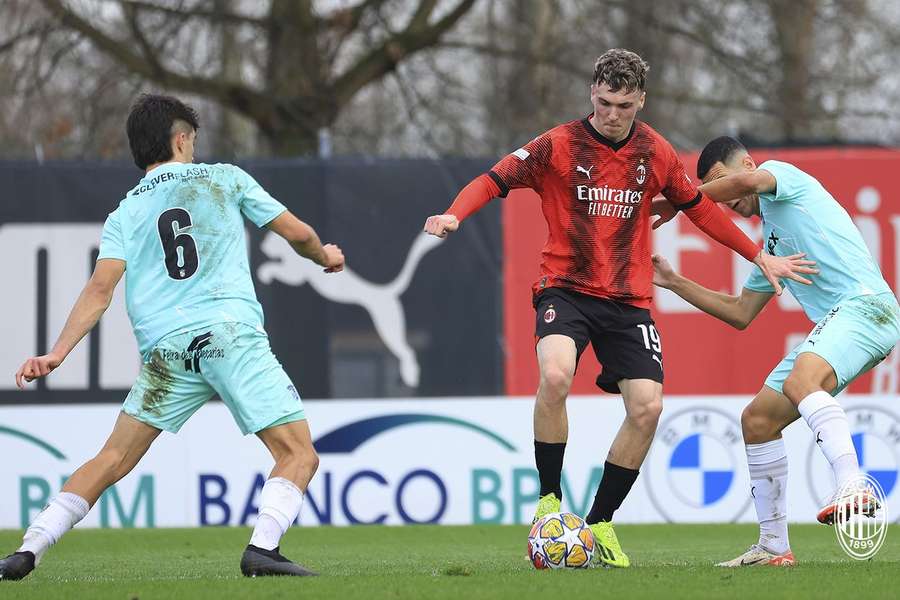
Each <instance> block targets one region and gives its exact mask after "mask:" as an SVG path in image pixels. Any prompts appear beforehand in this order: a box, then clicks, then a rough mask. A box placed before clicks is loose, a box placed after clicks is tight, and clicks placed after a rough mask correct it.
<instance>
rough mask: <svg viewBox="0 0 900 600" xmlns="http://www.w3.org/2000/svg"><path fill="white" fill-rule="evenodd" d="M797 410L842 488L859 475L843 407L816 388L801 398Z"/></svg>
mask: <svg viewBox="0 0 900 600" xmlns="http://www.w3.org/2000/svg"><path fill="white" fill-rule="evenodd" d="M797 410H799V411H800V414H801V415H802V416H803V418H804V419H806V422H807V423H808V424H809V428H810V429H812V432H813V435H814V436H815V440H816V444H818V445H819V449H820V450H821V451H822V454H824V455H825V458H826V459H828V462H829V463H830V464H831V470H832V471H834V482H835V484H836V485H837V487H838V489H840V488H842V487H844V485H846V484H847V483H848V482H849V481H851V480H852V479H854V478H855V477H857V476H858V475H859V459H858V458H857V456H856V448H854V447H853V439H852V438H851V437H850V423H849V422H847V415H846V414H845V413H844V409H843V408H841V405H840V404H838V403H837V400H835V399H834V398H832V397H831V394H829V393H828V392H825V391H819V392H813V393H812V394H810V395H809V396H807V397H806V398H804V399H803V401H802V402H800V404H799V405H798V406H797Z"/></svg>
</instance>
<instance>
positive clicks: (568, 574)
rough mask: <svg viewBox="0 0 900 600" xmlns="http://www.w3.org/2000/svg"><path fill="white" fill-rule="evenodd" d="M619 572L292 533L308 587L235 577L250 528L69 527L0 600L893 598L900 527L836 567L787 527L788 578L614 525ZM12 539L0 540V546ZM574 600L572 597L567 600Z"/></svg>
mask: <svg viewBox="0 0 900 600" xmlns="http://www.w3.org/2000/svg"><path fill="white" fill-rule="evenodd" d="M616 529H617V532H618V534H619V539H620V540H621V541H622V544H623V547H624V548H625V550H626V551H628V552H629V554H630V555H631V559H632V563H633V564H634V565H635V566H634V567H632V568H631V569H623V570H606V569H592V570H589V571H580V572H575V571H556V572H550V571H543V572H538V571H535V570H534V569H532V568H531V566H530V564H529V563H528V562H527V561H525V560H524V559H523V556H524V549H525V536H526V533H527V528H525V527H524V526H519V527H506V526H504V527H500V526H477V527H355V528H331V527H321V528H311V529H292V530H291V531H290V532H289V533H288V535H287V536H286V538H285V540H284V543H283V545H282V551H283V552H284V554H286V555H287V556H288V557H290V558H292V559H294V560H296V561H298V562H301V563H303V564H305V565H307V566H309V567H311V568H314V569H317V570H319V571H320V572H321V573H322V577H317V578H280V579H264V578H263V579H245V578H243V577H241V576H240V572H239V570H238V562H239V560H240V554H241V551H242V550H243V547H244V545H245V544H246V543H247V538H248V536H249V530H247V529H239V528H206V529H155V530H82V531H75V532H72V533H70V534H68V535H67V536H66V537H65V538H64V539H63V541H62V542H61V543H60V544H59V545H58V546H57V547H55V548H53V549H52V550H51V551H50V553H49V554H48V555H47V556H46V557H45V559H44V562H43V563H42V564H41V566H40V567H39V568H38V569H37V570H36V571H35V572H34V573H33V574H32V575H30V576H29V577H28V578H27V579H26V580H24V581H20V582H0V598H16V599H22V600H25V599H28V598H41V599H44V598H91V599H95V598H116V599H119V600H133V599H139V600H150V599H154V598H191V599H195V598H250V599H254V600H261V599H264V598H289V597H298V598H299V597H303V598H317V599H318V598H360V599H369V598H391V599H395V598H448V599H450V598H452V599H453V600H460V598H462V599H463V600H472V599H475V598H515V599H516V600H522V599H524V598H531V597H540V596H541V595H543V597H546V598H588V597H591V598H598V597H599V598H611V597H618V598H621V599H622V600H630V599H631V598H638V597H647V598H690V599H692V600H695V599H697V598H716V597H718V598H730V599H732V600H736V599H739V598H751V597H759V598H766V599H767V600H768V599H773V598H801V597H809V598H816V599H818V600H821V599H822V598H826V597H841V598H865V599H866V600H868V599H870V598H896V597H898V596H900V592H898V590H900V527H898V526H896V525H894V526H892V527H891V530H890V531H889V532H888V535H887V541H886V543H885V545H884V547H883V548H882V549H881V552H880V553H879V554H878V555H877V556H876V557H875V559H873V560H871V561H868V562H857V561H853V560H850V559H849V558H847V557H846V556H845V555H844V554H843V553H842V552H841V550H840V548H839V547H838V545H837V541H836V540H835V538H834V534H833V532H832V530H831V529H829V528H826V527H822V526H814V525H804V526H793V527H792V528H791V536H792V544H791V545H792V547H793V549H794V553H795V554H796V555H797V559H798V561H799V562H800V563H801V564H800V565H798V566H797V567H795V568H793V569H778V568H771V567H767V568H747V569H740V570H730V569H729V570H725V569H719V568H714V567H713V566H712V563H713V562H714V561H717V560H722V559H726V558H732V557H733V556H735V555H736V554H737V553H739V552H740V551H743V550H744V549H745V548H746V547H747V546H748V545H749V544H750V543H751V542H752V541H754V540H755V535H756V527H755V526H753V525H632V526H619V527H617V528H616ZM19 539H20V533H19V532H16V531H0V547H2V548H4V549H9V548H14V547H15V546H17V545H18V542H19ZM576 594H578V595H576Z"/></svg>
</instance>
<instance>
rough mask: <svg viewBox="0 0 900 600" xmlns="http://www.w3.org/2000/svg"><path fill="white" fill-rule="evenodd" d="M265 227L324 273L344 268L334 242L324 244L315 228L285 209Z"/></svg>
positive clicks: (340, 253)
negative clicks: (322, 269)
mask: <svg viewBox="0 0 900 600" xmlns="http://www.w3.org/2000/svg"><path fill="white" fill-rule="evenodd" d="M266 227H268V228H269V230H270V231H274V232H275V233H277V234H278V235H280V236H281V237H283V238H284V239H285V240H287V242H288V243H289V244H290V245H291V248H293V249H294V252H296V253H297V254H299V255H300V256H302V257H303V258H308V259H309V260H311V261H313V262H314V263H316V264H317V265H319V266H320V267H325V272H326V273H338V272H340V271H343V270H344V253H343V252H342V251H341V249H340V248H339V247H338V246H337V245H335V244H325V245H322V242H321V241H320V240H319V236H318V235H317V234H316V230H315V229H313V228H312V227H310V226H309V225H307V224H306V223H304V222H303V221H301V220H300V219H298V218H297V217H296V216H294V215H293V213H291V211H289V210H286V211H284V212H283V213H281V214H280V215H278V216H277V217H275V218H274V219H272V220H271V221H270V222H269V224H268V225H266Z"/></svg>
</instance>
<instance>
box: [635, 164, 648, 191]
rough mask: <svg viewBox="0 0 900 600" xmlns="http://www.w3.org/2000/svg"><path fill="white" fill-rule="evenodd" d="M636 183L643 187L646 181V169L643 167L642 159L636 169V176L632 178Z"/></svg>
mask: <svg viewBox="0 0 900 600" xmlns="http://www.w3.org/2000/svg"><path fill="white" fill-rule="evenodd" d="M634 180H635V181H637V184H638V185H644V182H645V181H647V167H645V166H644V159H643V158H642V159H641V164H639V165H638V168H637V176H636V177H635V178H634Z"/></svg>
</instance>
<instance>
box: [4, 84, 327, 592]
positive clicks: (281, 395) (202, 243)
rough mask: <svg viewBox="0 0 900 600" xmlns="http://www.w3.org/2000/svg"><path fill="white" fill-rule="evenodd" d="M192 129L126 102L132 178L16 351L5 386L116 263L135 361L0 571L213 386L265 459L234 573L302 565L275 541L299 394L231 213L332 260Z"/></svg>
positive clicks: (103, 300) (164, 110) (188, 120)
mask: <svg viewBox="0 0 900 600" xmlns="http://www.w3.org/2000/svg"><path fill="white" fill-rule="evenodd" d="M197 129H198V123H197V115H196V113H195V112H194V110H193V109H192V108H190V107H189V106H187V105H185V104H183V103H181V102H180V101H178V100H177V99H175V98H171V97H166V96H154V95H145V96H141V97H140V98H139V99H138V101H137V102H136V103H135V105H134V107H133V108H132V111H131V114H130V116H129V118H128V124H127V130H128V140H129V143H130V145H131V151H132V154H133V156H134V161H135V164H136V165H137V166H138V167H139V168H141V169H146V176H145V177H144V178H143V179H141V181H140V182H139V183H138V184H137V185H136V186H135V187H134V188H133V189H132V190H131V191H129V192H128V194H127V195H126V197H125V199H124V200H122V202H121V203H120V204H119V207H118V208H117V209H116V210H115V211H113V212H112V213H111V214H110V215H109V218H108V219H107V220H106V224H105V225H104V227H103V237H102V240H101V242H100V254H99V257H98V260H97V265H96V267H95V269H94V273H93V275H92V276H91V279H90V281H89V282H88V283H87V285H86V286H85V288H84V291H83V292H82V293H81V296H80V297H79V299H78V301H77V302H76V303H75V306H74V308H73V309H72V312H71V314H70V315H69V318H68V320H67V321H66V324H65V327H64V328H63V331H62V333H61V334H60V336H59V339H58V341H57V342H56V344H55V345H54V347H53V349H52V350H51V351H50V353H48V354H46V355H44V356H37V357H33V358H30V359H28V360H27V361H25V363H24V364H23V365H22V367H21V368H20V369H19V371H18V372H17V373H16V383H17V385H19V387H23V380H24V381H32V380H34V379H36V378H38V377H44V376H46V375H48V374H49V373H50V372H51V371H53V370H54V369H56V368H57V367H58V366H59V365H60V364H61V363H62V362H63V361H64V360H65V358H66V356H67V355H68V354H69V352H71V351H72V349H73V348H74V347H75V345H76V344H77V343H78V342H79V341H80V340H81V339H82V338H83V337H84V336H85V335H86V334H87V333H88V332H89V331H90V330H91V329H92V328H93V327H94V325H96V324H97V321H98V320H99V319H100V316H101V315H102V314H103V312H104V311H105V310H106V308H107V307H108V306H109V303H110V300H111V298H112V295H113V291H114V290H115V287H116V285H117V284H118V282H119V280H120V279H121V277H122V275H123V274H124V273H125V271H126V269H127V271H128V277H127V278H126V280H125V297H126V304H127V307H128V315H129V317H130V319H131V323H132V326H133V327H134V334H135V336H136V338H137V341H138V347H139V350H140V352H141V355H142V356H143V360H144V364H143V367H142V369H141V372H140V374H139V375H138V379H137V382H136V383H135V384H134V387H133V388H132V389H131V392H130V393H129V394H128V397H127V398H126V400H125V404H124V406H123V408H122V412H121V414H120V415H119V418H118V420H117V421H116V424H115V427H114V429H113V431H112V434H111V435H110V437H109V439H108V440H107V442H106V444H105V445H104V447H103V449H102V450H101V451H100V452H99V454H97V456H96V457H94V458H93V459H92V460H90V461H88V462H87V463H85V464H84V465H82V466H81V468H79V469H78V470H77V471H75V473H74V474H73V475H72V476H71V477H70V478H69V479H68V481H66V483H65V485H64V486H63V488H62V491H61V492H60V493H59V494H58V495H57V496H56V497H54V498H53V499H52V500H51V501H50V503H49V504H48V505H47V507H46V508H45V509H44V510H43V511H42V512H41V513H40V514H39V515H38V516H37V517H36V518H35V519H34V521H33V522H32V523H31V525H30V526H29V527H28V530H27V531H26V532H25V538H24V541H23V543H22V545H21V547H20V548H19V549H18V551H17V552H15V553H14V554H11V555H10V556H8V557H6V558H4V559H2V560H0V579H21V578H22V577H25V576H26V575H28V573H30V572H31V571H32V570H33V569H34V567H35V566H36V565H37V564H38V563H39V562H40V560H41V558H42V557H43V555H44V553H45V552H46V551H47V549H48V548H49V547H50V546H51V545H52V544H54V543H55V542H56V541H57V540H59V538H60V537H61V536H62V535H63V534H64V533H65V532H66V531H68V530H69V529H71V528H72V527H73V526H74V525H75V524H76V523H77V522H78V521H80V520H81V519H82V518H84V517H85V515H87V513H88V511H89V510H90V508H91V506H93V505H94V503H95V502H96V501H97V499H98V498H99V497H100V495H101V494H102V493H103V491H104V490H106V489H107V488H108V487H109V486H111V485H112V484H114V483H115V482H117V481H118V480H119V479H121V478H122V477H124V476H125V475H127V474H128V473H129V472H130V471H131V470H132V468H134V466H135V465H136V464H137V463H138V461H139V460H140V459H141V457H143V455H144V453H145V452H146V451H147V450H148V449H149V447H150V445H151V443H152V442H153V441H154V440H155V439H156V437H157V436H158V435H159V433H160V432H161V431H162V430H165V431H170V432H172V433H175V432H177V431H178V430H179V429H180V428H181V426H182V425H183V424H184V423H185V422H186V421H187V420H188V418H190V416H191V415H192V414H193V413H194V412H195V411H196V410H197V409H198V408H200V406H202V405H203V404H204V403H205V402H206V401H207V400H209V399H210V398H211V397H212V396H213V395H215V394H218V395H219V397H220V398H222V400H223V401H224V403H225V405H226V406H227V407H228V409H229V410H230V411H231V413H232V415H233V416H234V419H235V421H236V422H237V424H238V426H239V427H240V429H241V431H242V432H243V433H244V434H247V433H255V434H256V435H257V436H259V438H260V439H261V440H262V442H263V443H264V444H265V445H266V447H267V448H268V449H269V451H270V452H271V453H272V456H273V458H274V459H275V467H274V468H273V469H272V472H271V475H270V477H269V479H268V481H266V483H265V485H264V486H263V489H262V493H261V497H260V502H259V517H258V519H257V522H256V526H255V528H254V530H253V534H252V537H251V539H250V544H249V545H248V546H247V548H246V549H245V551H244V555H243V558H242V560H241V571H242V572H243V573H244V575H248V576H257V575H311V574H313V573H312V572H311V571H309V570H308V569H305V568H303V567H301V566H299V565H296V564H294V563H292V562H290V561H288V560H287V559H286V558H284V557H283V556H282V555H281V554H280V552H279V548H278V546H279V541H280V539H281V536H282V535H283V534H284V532H285V531H286V530H287V528H288V527H289V526H290V524H291V523H292V522H293V521H294V519H296V518H297V515H298V514H299V512H300V506H301V503H302V500H303V494H304V492H305V490H306V486H307V484H308V483H309V480H310V479H311V478H312V476H313V474H314V473H315V471H316V467H317V466H318V458H317V456H316V453H315V450H314V449H313V445H312V439H311V437H310V432H309V427H308V426H307V424H306V420H305V415H304V412H303V405H302V403H301V401H300V396H299V395H298V393H297V390H296V389H295V388H294V386H293V384H292V383H291V380H290V378H289V377H288V376H287V374H286V373H285V372H284V370H283V369H282V367H281V365H280V364H279V363H278V361H277V360H276V358H275V356H274V355H273V354H272V351H271V349H270V348H269V341H268V337H267V336H266V333H265V330H264V329H263V314H262V309H261V307H260V305H259V302H258V301H257V299H256V294H255V292H254V289H253V282H252V280H251V278H250V268H249V264H248V257H247V240H246V237H245V233H244V221H243V218H244V217H246V218H248V219H249V220H250V221H252V222H253V223H254V224H255V225H257V226H258V227H267V228H269V229H270V230H272V231H274V232H275V233H277V234H279V235H281V236H282V237H284V238H285V239H286V240H287V241H288V242H289V243H290V244H291V246H293V248H294V250H295V251H296V252H297V253H298V254H300V255H301V256H304V257H306V258H309V259H310V260H313V261H315V262H316V263H317V264H319V265H321V266H322V267H323V268H324V269H325V270H326V271H327V272H337V271H340V270H342V268H343V265H344V256H343V254H342V253H341V250H340V249H339V248H338V247H337V246H334V245H331V244H329V245H325V246H323V245H322V244H321V243H320V242H319V238H318V236H317V235H316V233H315V231H313V229H312V228H311V227H309V226H308V225H306V224H305V223H303V222H302V221H300V220H299V219H297V218H296V217H295V216H293V215H292V214H291V213H290V212H289V211H287V210H286V209H285V207H284V206H283V205H282V204H280V203H279V202H278V201H276V200H275V199H274V198H272V197H271V196H270V195H269V194H268V193H267V192H266V191H265V190H264V189H263V188H262V187H261V186H260V185H259V184H258V183H257V182H256V181H254V179H253V178H252V177H250V175H248V174H247V173H245V172H244V171H242V170H241V169H239V168H238V167H235V166H233V165H227V164H215V165H206V164H193V162H192V161H193V156H194V140H195V137H196V132H197Z"/></svg>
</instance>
